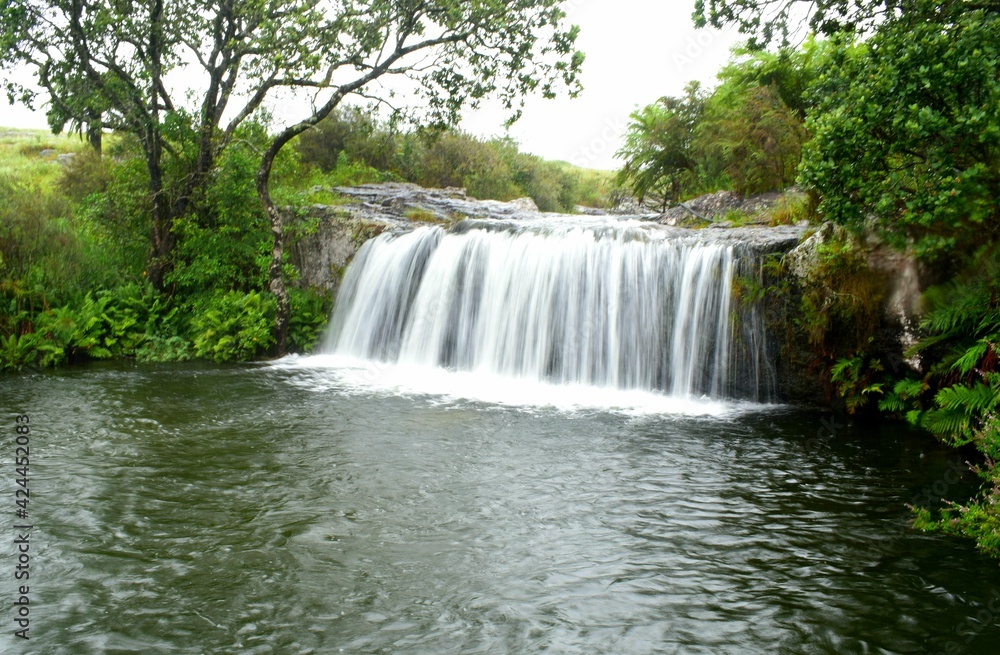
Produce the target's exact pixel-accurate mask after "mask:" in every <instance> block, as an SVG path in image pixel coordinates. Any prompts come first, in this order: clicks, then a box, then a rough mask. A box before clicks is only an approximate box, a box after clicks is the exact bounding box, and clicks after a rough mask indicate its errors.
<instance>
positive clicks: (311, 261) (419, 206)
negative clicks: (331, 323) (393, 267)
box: [289, 182, 539, 295]
mask: <svg viewBox="0 0 1000 655" xmlns="http://www.w3.org/2000/svg"><path fill="white" fill-rule="evenodd" d="M321 190H322V189H317V191H321ZM333 190H334V191H336V192H337V193H338V194H340V195H341V197H342V198H343V199H344V202H343V204H337V205H313V206H311V207H308V208H306V210H305V218H306V219H307V220H311V221H316V223H317V227H316V229H315V231H311V232H310V233H308V234H305V235H303V236H302V237H300V238H297V239H295V240H294V241H293V242H292V243H291V244H290V246H289V253H290V257H291V260H292V263H293V264H295V266H296V267H297V268H298V270H299V272H300V279H299V284H300V285H302V286H305V287H311V288H315V289H322V290H324V291H326V292H328V293H330V294H331V295H336V293H337V290H338V288H339V287H340V281H341V278H342V277H343V275H344V270H345V269H346V268H347V264H348V263H350V261H351V259H352V258H353V257H354V255H355V253H356V252H357V251H358V248H360V247H361V244H363V243H364V242H365V241H367V240H368V239H370V238H372V237H374V236H377V235H379V234H381V233H382V232H384V231H385V230H390V231H392V230H406V229H412V228H413V227H414V226H416V225H419V224H426V223H432V224H433V223H437V224H442V225H449V224H451V223H454V222H457V221H460V220H462V219H465V218H492V219H526V218H532V217H534V216H538V214H539V212H538V207H537V206H536V205H535V202H534V201H533V200H532V199H531V198H518V199H516V200H511V201H509V202H501V201H498V200H477V199H475V198H470V197H469V196H468V195H466V192H465V189H456V188H449V189H425V188H423V187H420V186H417V185H416V184H409V183H396V182H387V183H383V184H363V185H360V186H356V187H336V188H334V189H333Z"/></svg>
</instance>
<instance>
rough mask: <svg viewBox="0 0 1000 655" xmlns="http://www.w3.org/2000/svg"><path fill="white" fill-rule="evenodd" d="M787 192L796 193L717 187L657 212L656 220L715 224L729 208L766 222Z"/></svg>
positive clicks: (673, 222)
mask: <svg viewBox="0 0 1000 655" xmlns="http://www.w3.org/2000/svg"><path fill="white" fill-rule="evenodd" d="M790 195H791V196H796V195H797V194H796V192H790V193H780V192H770V193H762V194H759V195H755V196H741V195H739V194H737V193H733V192H732V191H716V192H715V193H710V194H708V195H704V196H699V197H697V198H694V199H692V200H689V201H687V202H683V203H679V204H678V205H677V206H676V207H671V208H670V209H668V210H667V211H665V212H663V213H662V214H660V215H659V217H657V219H656V220H657V222H659V223H661V224H663V225H679V226H698V225H701V226H704V225H705V224H706V223H711V224H718V223H719V222H720V221H722V220H723V218H724V217H725V216H726V214H728V213H729V212H739V213H741V214H745V215H748V216H754V215H759V216H760V217H761V218H760V223H761V224H764V225H766V224H767V223H768V222H769V220H770V219H769V218H767V217H766V213H767V212H769V211H770V210H772V209H774V208H775V207H776V206H777V205H778V204H779V203H781V202H784V201H786V199H787V198H789V196H790ZM723 227H729V226H728V225H724V226H723Z"/></svg>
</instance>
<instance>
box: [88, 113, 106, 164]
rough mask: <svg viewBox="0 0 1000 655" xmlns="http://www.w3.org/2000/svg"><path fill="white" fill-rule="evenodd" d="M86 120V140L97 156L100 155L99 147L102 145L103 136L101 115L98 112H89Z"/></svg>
mask: <svg viewBox="0 0 1000 655" xmlns="http://www.w3.org/2000/svg"><path fill="white" fill-rule="evenodd" d="M88 114H89V116H88V121H87V141H88V142H89V143H90V147H91V148H93V149H94V152H96V153H97V156H98V157H100V156H101V149H102V146H103V137H104V123H103V121H102V120H101V115H100V114H98V113H96V112H95V113H89V112H88Z"/></svg>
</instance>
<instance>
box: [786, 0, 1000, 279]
mask: <svg viewBox="0 0 1000 655" xmlns="http://www.w3.org/2000/svg"><path fill="white" fill-rule="evenodd" d="M960 4H961V3H950V4H948V5H946V6H944V7H937V9H938V10H939V11H936V12H931V11H930V10H929V9H928V11H927V12H917V13H916V14H915V15H911V14H905V15H904V16H902V17H901V18H899V19H897V20H893V21H890V22H889V23H888V24H886V25H885V26H883V27H881V28H880V29H879V30H878V32H877V33H876V34H875V36H874V37H872V39H870V40H869V41H868V42H867V43H866V44H865V45H866V47H865V48H864V49H863V50H862V51H861V52H860V54H858V53H857V52H856V50H854V51H852V50H851V48H852V46H844V47H843V49H842V52H840V53H838V54H837V56H836V57H835V61H834V65H831V66H830V67H829V68H828V69H827V70H826V71H825V72H824V74H822V75H821V76H820V77H819V79H818V81H817V84H816V87H815V89H814V94H815V95H816V96H817V97H818V98H819V101H818V103H817V107H816V109H815V111H814V112H813V113H812V115H811V116H810V119H809V121H808V127H809V129H810V131H811V132H812V133H813V135H814V137H813V140H812V141H811V142H810V143H809V144H808V145H807V147H806V149H805V154H804V159H803V163H802V171H801V181H802V182H803V183H804V184H806V185H809V186H811V187H813V188H815V189H816V190H817V191H818V193H819V194H820V203H819V211H820V212H821V213H822V214H824V215H825V216H826V217H827V218H829V219H831V220H834V221H836V222H838V223H840V224H842V225H846V226H849V227H851V228H852V229H854V230H857V231H861V230H863V229H866V228H867V227H868V226H869V225H873V226H874V227H875V228H876V229H877V230H878V232H879V233H880V234H881V236H882V237H883V238H885V239H886V240H888V241H889V242H890V243H893V244H897V245H899V246H900V247H906V246H907V245H911V244H912V245H911V247H912V248H913V250H914V252H915V254H916V255H917V256H919V257H921V258H923V259H925V260H928V261H933V260H940V261H942V262H944V261H946V260H947V259H948V258H950V257H951V256H952V255H953V254H954V253H960V254H961V253H969V252H972V251H973V250H974V249H975V247H976V246H977V245H978V244H981V243H983V242H984V241H993V240H995V239H996V238H997V237H998V225H1000V222H998V220H997V218H998V216H997V204H996V198H997V197H998V194H1000V77H998V76H997V74H996V62H997V61H998V59H1000V36H998V35H1000V15H997V14H996V13H995V12H986V11H982V10H954V8H953V7H952V5H960ZM917 5H919V6H921V7H924V6H926V7H930V6H931V5H934V6H937V5H935V3H929V2H918V3H915V6H917ZM928 15H930V16H935V18H934V19H933V20H929V19H927V16H928Z"/></svg>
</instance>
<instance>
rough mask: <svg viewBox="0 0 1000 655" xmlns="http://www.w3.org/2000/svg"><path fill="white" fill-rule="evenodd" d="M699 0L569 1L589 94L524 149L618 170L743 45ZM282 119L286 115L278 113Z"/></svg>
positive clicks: (544, 118)
mask: <svg viewBox="0 0 1000 655" xmlns="http://www.w3.org/2000/svg"><path fill="white" fill-rule="evenodd" d="M693 4H694V2H693V0H679V1H678V0H673V1H664V0H616V1H615V2H612V1H611V0H569V1H568V2H567V3H566V4H565V5H564V6H565V7H566V10H567V13H568V14H569V16H568V21H569V22H570V23H574V24H577V25H579V26H580V37H579V39H578V41H577V46H578V47H579V48H580V49H581V50H583V52H584V53H585V54H586V57H587V58H586V61H585V62H584V66H583V75H582V81H583V86H584V90H583V92H582V93H581V94H580V96H579V97H577V98H576V99H574V100H570V99H569V98H565V97H561V98H558V99H556V100H544V99H542V98H537V97H536V98H529V99H528V101H527V105H526V107H525V111H524V116H523V117H522V118H521V120H520V121H518V123H516V124H515V125H514V126H513V127H512V128H511V129H510V132H509V133H510V136H512V137H513V138H514V139H516V140H517V141H518V142H519V143H520V144H521V149H522V150H525V151H528V152H532V153H535V154H538V155H541V156H543V157H545V158H547V159H562V160H565V161H569V162H572V163H574V164H576V165H578V166H585V167H588V168H604V169H614V168H618V166H619V162H617V161H615V160H614V158H613V157H614V153H615V151H616V150H618V148H619V147H620V145H621V138H622V135H623V133H624V131H625V127H626V125H627V124H628V116H629V114H630V113H631V112H632V111H634V110H635V109H637V108H639V107H642V106H644V105H646V104H649V103H650V102H653V101H654V100H656V99H657V98H659V97H661V96H664V95H679V94H680V93H681V92H682V91H683V89H684V85H685V84H687V82H688V81H690V80H700V81H701V82H702V83H703V84H705V85H708V86H711V85H712V84H714V79H715V73H716V72H717V71H718V70H719V68H720V67H721V66H722V65H723V64H724V63H725V62H726V60H727V59H728V57H729V50H730V48H731V47H732V46H733V44H735V43H736V42H737V41H739V37H738V35H737V34H736V33H735V31H726V32H720V31H717V30H710V29H702V30H696V29H695V28H694V26H693V24H692V22H691V11H692V8H693ZM0 113H2V118H0V125H3V126H9V127H34V128H45V127H46V122H45V116H44V112H36V113H32V112H29V111H27V110H26V109H24V108H21V107H10V106H9V105H7V104H6V101H5V99H0ZM276 113H277V114H278V115H280V113H281V112H280V111H279V112H276ZM506 115H507V114H506V112H504V111H503V110H502V109H501V108H499V107H497V106H493V107H490V106H485V107H483V108H482V109H480V110H479V111H476V112H470V113H468V114H467V115H466V118H465V120H464V121H463V123H462V126H461V127H462V128H463V129H465V130H466V131H469V132H472V133H473V134H477V135H480V136H484V137H485V136H494V135H499V134H503V133H504V131H503V121H504V119H505V118H506Z"/></svg>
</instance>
